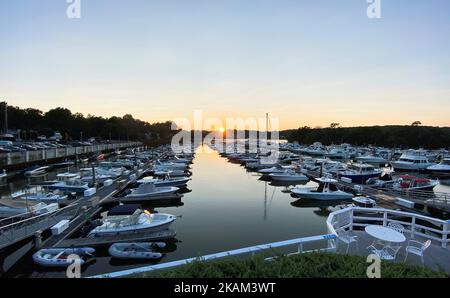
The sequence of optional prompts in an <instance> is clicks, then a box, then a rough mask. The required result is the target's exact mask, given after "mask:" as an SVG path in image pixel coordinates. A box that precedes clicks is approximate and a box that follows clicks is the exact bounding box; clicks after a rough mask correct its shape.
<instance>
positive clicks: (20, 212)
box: [0, 199, 59, 218]
mask: <svg viewBox="0 0 450 298" xmlns="http://www.w3.org/2000/svg"><path fill="white" fill-rule="evenodd" d="M58 209H59V206H58V204H57V203H51V204H46V203H43V202H35V201H29V202H28V201H26V200H23V199H22V200H11V199H2V200H0V218H7V217H12V216H23V217H31V216H36V215H40V214H44V213H49V212H54V211H56V210H58Z"/></svg>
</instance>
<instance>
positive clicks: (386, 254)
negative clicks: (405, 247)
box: [372, 246, 402, 261]
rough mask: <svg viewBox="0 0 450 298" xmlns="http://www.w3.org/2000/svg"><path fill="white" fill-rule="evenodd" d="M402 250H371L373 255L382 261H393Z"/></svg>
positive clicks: (395, 248)
mask: <svg viewBox="0 0 450 298" xmlns="http://www.w3.org/2000/svg"><path fill="white" fill-rule="evenodd" d="M400 248H402V247H401V246H385V247H384V248H383V249H375V250H372V253H373V254H376V255H377V256H379V257H380V259H382V260H386V261H394V260H395V258H396V257H397V253H398V251H399V250H400Z"/></svg>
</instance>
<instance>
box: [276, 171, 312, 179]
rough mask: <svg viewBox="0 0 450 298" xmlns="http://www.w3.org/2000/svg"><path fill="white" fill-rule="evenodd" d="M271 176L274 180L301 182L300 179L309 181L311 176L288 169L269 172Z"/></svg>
mask: <svg viewBox="0 0 450 298" xmlns="http://www.w3.org/2000/svg"><path fill="white" fill-rule="evenodd" d="M269 177H270V178H272V180H274V181H286V182H288V181H289V182H293V181H296V182H300V181H308V180H309V178H308V177H306V176H305V175H303V174H302V173H298V172H295V171H293V170H286V171H284V172H283V173H272V174H269Z"/></svg>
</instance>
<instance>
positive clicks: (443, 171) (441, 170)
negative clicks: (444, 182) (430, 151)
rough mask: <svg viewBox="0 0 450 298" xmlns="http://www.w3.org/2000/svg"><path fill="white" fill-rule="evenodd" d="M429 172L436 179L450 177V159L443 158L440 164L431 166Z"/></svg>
mask: <svg viewBox="0 0 450 298" xmlns="http://www.w3.org/2000/svg"><path fill="white" fill-rule="evenodd" d="M427 170H428V171H430V172H431V174H433V176H436V177H443V178H447V177H450V157H445V158H443V159H442V161H441V162H440V163H438V164H436V165H432V166H429V167H428V168H427Z"/></svg>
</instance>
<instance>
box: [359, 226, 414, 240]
mask: <svg viewBox="0 0 450 298" xmlns="http://www.w3.org/2000/svg"><path fill="white" fill-rule="evenodd" d="M365 230H366V233H367V234H369V235H370V236H372V237H375V238H378V239H380V240H383V241H387V242H395V243H401V242H405V241H406V237H405V236H404V235H403V234H402V233H400V232H397V231H395V230H393V229H391V228H388V227H383V226H376V225H372V226H367V227H366V228H365Z"/></svg>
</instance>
